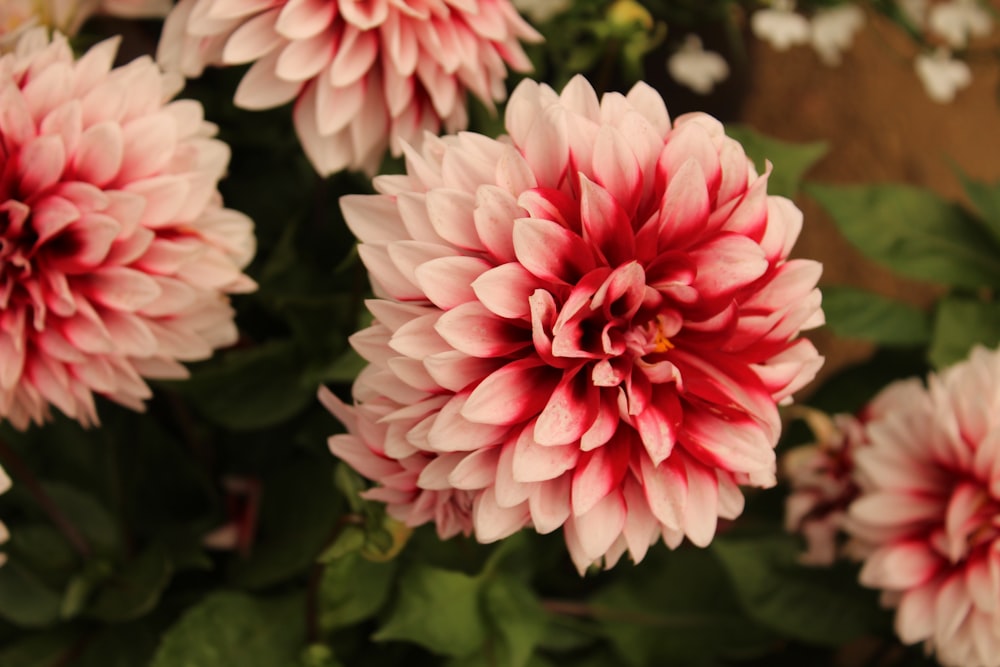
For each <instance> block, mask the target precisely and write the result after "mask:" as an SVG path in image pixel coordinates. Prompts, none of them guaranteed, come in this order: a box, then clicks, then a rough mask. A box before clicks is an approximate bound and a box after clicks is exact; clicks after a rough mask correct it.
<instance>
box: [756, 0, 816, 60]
mask: <svg viewBox="0 0 1000 667" xmlns="http://www.w3.org/2000/svg"><path fill="white" fill-rule="evenodd" d="M750 28H751V29H752V30H753V34H754V35H756V36H757V38H758V39H762V40H764V41H765V42H768V43H770V45H771V46H773V47H774V48H775V49H777V50H778V51H787V50H788V49H789V48H791V47H793V46H796V45H798V44H806V43H808V42H809V33H810V29H809V20H808V19H806V17H804V16H802V15H801V14H796V13H795V3H794V2H792V1H791V0H774V2H773V3H772V5H771V7H769V8H768V9H760V10H757V11H756V12H754V14H753V16H752V17H751V18H750Z"/></svg>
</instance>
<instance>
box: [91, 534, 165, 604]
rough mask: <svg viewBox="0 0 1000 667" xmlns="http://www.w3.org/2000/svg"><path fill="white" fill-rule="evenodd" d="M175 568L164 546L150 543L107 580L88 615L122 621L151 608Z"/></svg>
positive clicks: (158, 598)
mask: <svg viewBox="0 0 1000 667" xmlns="http://www.w3.org/2000/svg"><path fill="white" fill-rule="evenodd" d="M173 571H174V568H173V566H172V564H171V562H170V558H169V557H168V556H167V553H166V551H165V550H164V548H163V547H162V546H160V545H159V544H153V545H151V546H149V547H147V548H146V550H145V551H143V552H142V553H141V554H139V556H138V557H137V558H135V559H134V560H132V561H131V562H129V563H127V564H126V565H125V567H124V568H123V569H121V570H120V571H119V572H117V573H115V575H114V576H112V577H111V578H110V579H108V580H107V581H106V582H105V583H104V585H103V587H102V588H101V590H100V591H99V592H98V593H97V596H96V597H95V598H94V601H93V603H92V604H91V606H90V608H89V609H88V615H90V616H93V617H94V618H99V619H101V620H103V621H109V622H112V623H120V622H122V621H127V620H131V619H134V618H138V617H140V616H142V615H143V614H146V613H148V612H150V611H151V610H153V609H154V608H155V607H156V603H157V602H159V600H160V595H161V594H162V593H163V590H164V589H165V588H166V587H167V584H169V583H170V577H171V575H172V574H173Z"/></svg>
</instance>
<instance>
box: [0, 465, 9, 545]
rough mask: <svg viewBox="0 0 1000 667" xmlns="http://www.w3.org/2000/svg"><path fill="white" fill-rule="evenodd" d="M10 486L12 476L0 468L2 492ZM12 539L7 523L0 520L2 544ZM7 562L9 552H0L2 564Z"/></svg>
mask: <svg viewBox="0 0 1000 667" xmlns="http://www.w3.org/2000/svg"><path fill="white" fill-rule="evenodd" d="M9 488H10V477H8V476H7V472H6V471H5V470H4V469H3V468H0V493H7V490H8V489H9ZM9 539H10V533H9V532H8V531H7V524H5V523H4V522H3V521H0V544H4V543H5V542H7V540H9ZM6 562H7V554H5V553H0V565H3V564H4V563H6Z"/></svg>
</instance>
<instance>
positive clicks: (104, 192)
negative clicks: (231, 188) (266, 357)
mask: <svg viewBox="0 0 1000 667" xmlns="http://www.w3.org/2000/svg"><path fill="white" fill-rule="evenodd" d="M116 50H117V41H116V40H108V41H106V42H102V43H101V44H98V45H97V46H94V47H93V48H91V49H90V50H89V51H88V52H87V53H86V54H85V55H83V56H82V57H81V58H80V59H79V60H77V61H74V58H73V54H72V52H71V50H70V48H69V45H68V44H67V42H66V40H65V38H64V37H62V36H59V35H57V36H55V37H54V38H53V39H52V40H51V42H50V41H49V38H48V37H47V36H46V34H45V32H44V30H41V29H39V30H36V31H33V32H31V33H28V34H26V35H25V36H24V37H22V38H21V40H20V41H19V42H18V45H17V49H16V51H15V52H13V53H10V54H7V55H5V56H2V57H0V110H2V111H0V149H2V150H0V165H2V167H3V168H2V170H0V419H7V420H9V421H10V422H11V423H12V424H13V425H14V426H15V427H18V428H24V427H26V426H27V424H28V423H29V422H30V421H35V422H41V421H43V420H44V419H46V417H47V416H48V414H49V406H50V405H55V406H56V407H58V408H59V410H61V411H62V412H63V413H65V414H66V415H67V416H69V417H72V418H74V419H78V420H80V421H81V422H83V423H84V424H91V423H94V422H96V420H97V415H96V411H95V407H94V394H101V395H103V396H106V397H108V398H110V399H112V400H114V401H117V402H119V403H121V404H123V405H126V406H129V407H131V408H134V409H142V406H143V403H142V401H143V399H145V398H147V397H148V396H149V394H150V392H149V388H148V387H147V385H146V383H145V382H144V380H143V378H180V377H184V376H185V375H186V370H185V369H184V367H183V366H181V365H180V364H179V363H178V362H179V361H193V360H197V359H204V358H206V357H208V356H209V355H210V354H211V353H212V349H213V348H216V347H219V346H222V345H227V344H230V343H232V342H233V341H234V340H235V339H236V328H235V326H234V324H233V310H232V308H231V307H230V305H229V301H228V298H227V297H226V294H227V293H231V292H245V291H249V290H252V289H253V288H254V283H253V281H252V280H250V279H249V278H248V277H247V276H245V275H243V273H242V272H241V267H243V266H245V265H246V264H247V263H248V262H249V260H250V258H251V256H252V255H253V252H254V237H253V225H252V223H251V221H250V220H249V219H248V218H247V217H246V216H244V215H242V214H240V213H237V212H236V211H232V210H229V209H226V208H223V207H222V203H221V199H220V196H219V193H218V190H217V185H218V181H219V179H220V178H221V177H222V175H223V173H224V172H225V170H226V166H227V164H228V162H229V150H228V148H227V147H226V145H225V144H223V143H222V142H220V141H217V140H216V139H213V138H212V135H213V134H214V132H215V128H214V126H212V125H210V124H208V123H206V122H205V121H204V119H203V117H202V108H201V105H200V104H198V103H196V102H194V101H191V100H178V101H173V102H170V101H169V100H170V98H172V97H173V95H174V94H175V93H176V92H177V91H178V90H179V88H180V83H181V81H180V79H179V78H178V79H176V80H174V79H173V78H170V77H165V76H164V75H163V74H162V73H161V72H160V70H159V68H158V67H157V66H156V64H155V63H154V62H153V61H152V60H150V59H149V58H140V59H137V60H135V61H133V62H132V63H130V64H128V65H125V66H123V67H119V68H115V69H112V61H113V60H114V57H115V52H116Z"/></svg>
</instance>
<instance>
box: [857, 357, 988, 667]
mask: <svg viewBox="0 0 1000 667" xmlns="http://www.w3.org/2000/svg"><path fill="white" fill-rule="evenodd" d="M998 378H1000V353H998V352H995V351H987V350H985V349H983V348H977V349H975V350H974V351H973V352H972V355H971V357H970V358H969V359H968V360H966V361H964V362H962V363H960V364H958V365H956V366H953V367H952V368H949V369H947V370H945V371H944V372H942V373H941V374H939V375H936V376H935V375H931V376H930V378H929V379H928V386H927V387H926V388H925V387H924V386H923V385H922V384H921V383H920V382H919V381H918V380H910V381H905V382H899V383H896V384H894V385H891V386H890V388H889V389H887V390H886V392H885V394H884V396H883V403H884V409H883V410H882V412H881V414H880V415H879V416H877V417H875V418H873V419H871V420H870V421H869V422H868V423H867V424H866V427H865V431H866V436H867V440H868V445H867V446H865V447H862V448H860V449H858V450H857V451H856V453H855V464H856V466H857V472H856V474H855V479H856V481H857V482H858V485H859V486H860V489H861V491H860V495H859V497H858V499H857V500H855V501H854V502H853V503H852V504H851V506H850V508H849V510H848V522H847V524H846V526H847V528H848V530H849V532H850V533H851V535H852V536H853V538H854V539H855V540H856V542H857V544H858V549H859V551H860V553H861V554H862V555H863V556H864V564H863V566H862V568H861V574H860V579H861V583H862V584H864V585H866V586H868V587H871V588H877V589H881V590H882V591H883V593H882V602H883V604H885V605H886V606H890V607H895V608H896V632H897V634H898V635H899V637H900V638H901V639H902V640H903V641H904V642H905V643H908V644H913V643H917V642H924V644H925V647H926V648H927V649H928V650H933V651H934V652H935V653H936V654H937V658H938V660H939V661H940V662H941V663H942V664H943V665H946V666H952V665H954V666H956V667H958V666H961V667H991V666H996V665H1000V539H998V538H1000V454H998V446H1000V382H998Z"/></svg>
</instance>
